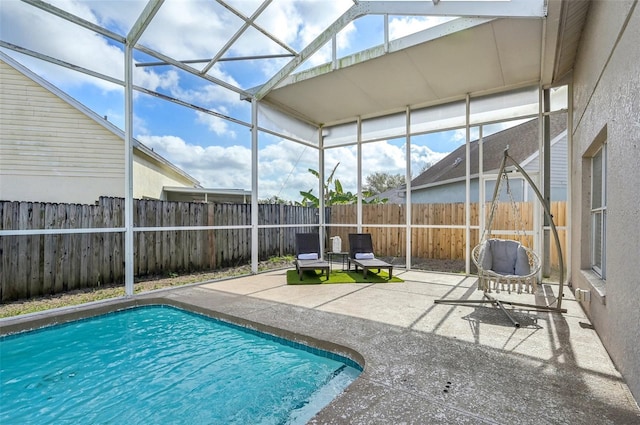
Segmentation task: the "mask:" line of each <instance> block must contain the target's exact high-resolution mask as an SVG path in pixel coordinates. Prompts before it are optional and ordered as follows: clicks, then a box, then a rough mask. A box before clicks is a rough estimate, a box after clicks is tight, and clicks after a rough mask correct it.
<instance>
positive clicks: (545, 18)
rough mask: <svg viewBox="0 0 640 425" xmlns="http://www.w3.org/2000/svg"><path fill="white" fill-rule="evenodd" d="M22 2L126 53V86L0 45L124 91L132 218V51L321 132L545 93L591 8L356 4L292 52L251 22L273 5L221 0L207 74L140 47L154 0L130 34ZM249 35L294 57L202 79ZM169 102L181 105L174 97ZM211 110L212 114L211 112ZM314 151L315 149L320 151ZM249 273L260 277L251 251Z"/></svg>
mask: <svg viewBox="0 0 640 425" xmlns="http://www.w3.org/2000/svg"><path fill="white" fill-rule="evenodd" d="M23 2H25V3H27V4H29V5H31V6H34V7H37V8H39V9H42V10H44V11H46V12H48V13H51V14H53V15H56V16H58V17H60V18H62V19H64V20H66V21H69V22H71V23H73V24H76V25H79V26H82V27H84V28H87V29H90V30H92V31H95V32H96V33H98V34H100V35H102V36H105V37H108V38H110V39H112V40H115V41H116V42H119V43H122V44H123V45H124V53H125V78H124V81H118V80H116V79H113V78H109V77H107V76H105V75H99V74H97V73H95V72H93V73H92V72H91V71H88V70H84V69H81V68H79V67H75V66H73V65H71V64H67V63H65V62H63V61H60V60H57V59H56V58H49V57H46V56H45V55H39V54H37V53H34V52H30V51H28V50H27V49H22V48H20V47H19V46H15V45H12V44H10V43H6V42H4V41H2V43H1V44H0V47H4V48H8V49H12V50H16V51H18V52H19V53H24V54H29V55H33V56H36V57H38V58H39V59H43V60H49V61H51V62H54V63H56V64H58V65H61V66H65V67H68V68H71V69H75V70H77V71H80V72H85V73H89V74H91V75H93V76H95V77H98V78H103V79H106V80H108V81H111V82H113V83H116V84H121V85H123V86H124V87H125V139H126V140H127V145H128V147H127V150H126V156H127V158H126V162H127V164H129V166H128V167H127V168H126V170H125V181H126V183H125V184H126V189H127V191H126V193H127V194H128V195H127V196H126V197H125V201H126V202H125V210H126V211H129V212H130V211H132V210H133V209H132V208H131V206H132V202H133V201H132V192H131V187H132V184H131V182H132V165H131V153H130V152H131V149H130V148H131V146H132V144H133V136H132V134H133V133H132V128H133V104H132V97H133V91H134V90H139V89H141V88H139V87H134V85H133V79H132V69H133V67H134V62H133V51H134V50H137V51H140V52H143V53H145V54H147V55H149V56H152V57H155V58H157V59H159V60H160V61H162V62H163V63H165V64H169V65H173V66H175V67H177V68H179V69H181V70H182V71H186V72H189V73H191V74H194V75H196V76H199V77H201V78H203V79H205V80H207V81H209V82H212V83H214V84H218V85H220V86H221V87H224V88H226V89H228V90H231V91H233V92H236V93H237V94H238V95H239V96H241V97H242V98H245V99H247V100H251V101H252V103H253V104H254V105H256V106H257V105H259V104H264V105H270V106H272V107H275V108H277V109H278V110H280V111H282V112H284V113H285V114H288V115H290V116H291V117H295V118H297V119H298V120H302V121H304V122H305V123H307V124H309V125H311V126H314V127H316V128H322V127H331V126H335V125H340V124H341V123H344V122H352V121H354V120H359V119H361V118H366V117H379V116H384V115H386V114H391V113H394V112H400V111H405V110H406V109H407V108H410V107H411V108H418V107H423V106H436V105H440V104H446V103H449V102H452V101H455V100H463V99H468V98H469V96H481V95H484V94H490V93H496V92H502V91H508V90H515V89H518V88H522V87H527V86H532V85H537V86H539V87H549V86H553V85H555V84H559V83H560V82H562V79H563V78H564V77H565V76H566V75H568V73H569V72H570V71H571V68H572V66H573V62H574V58H575V54H576V49H577V45H578V41H579V37H580V33H581V30H582V25H583V22H584V18H585V15H586V9H587V5H588V1H587V0H573V1H568V0H510V1H498V0H495V1H492V0H488V1H483V0H477V1H473V0H471V1H447V0H442V1H440V0H433V1H357V0H353V5H352V6H351V7H350V8H348V9H347V10H346V12H344V13H343V14H342V15H341V16H340V17H339V18H338V19H337V20H336V21H334V22H333V23H332V24H331V25H329V27H328V28H327V29H326V30H325V31H324V32H322V33H321V34H320V35H319V36H318V37H316V38H315V39H314V40H313V41H312V42H311V43H309V44H307V45H306V47H304V48H303V49H302V50H300V51H299V52H297V51H295V50H293V49H291V48H290V47H289V46H287V45H286V44H285V43H283V42H282V41H280V40H277V39H276V38H275V37H273V36H272V35H271V34H268V32H267V31H264V29H262V28H259V26H257V25H256V19H257V18H258V17H259V15H260V14H261V13H262V12H263V11H264V10H265V9H267V8H268V7H269V5H270V3H271V0H265V1H264V2H262V3H261V4H260V6H259V7H257V9H255V11H254V13H253V14H252V15H251V16H246V15H242V14H241V13H239V12H238V11H237V10H235V9H234V8H233V7H231V6H230V5H229V4H228V3H227V2H225V1H223V0H216V2H217V3H218V4H220V5H222V6H224V7H225V8H227V9H229V10H231V11H233V13H234V14H235V15H237V16H238V17H239V18H241V19H242V20H243V21H244V24H243V25H242V28H240V29H239V30H238V32H236V33H235V34H233V35H232V36H231V37H230V38H229V39H228V40H227V42H226V44H225V45H224V46H223V48H221V49H220V51H219V52H218V53H217V54H216V55H215V56H214V57H213V58H211V59H210V60H208V61H206V63H205V65H204V66H202V67H197V68H196V67H193V66H191V64H190V63H189V61H188V60H184V58H183V59H176V58H173V57H171V56H169V55H167V54H163V53H160V52H159V51H156V50H152V49H150V48H148V47H146V46H145V45H144V44H141V43H139V41H140V39H141V37H142V36H143V35H144V33H145V30H146V29H147V28H148V26H149V25H150V24H151V23H152V22H153V19H154V17H155V16H156V14H157V13H158V11H159V10H160V8H161V7H162V5H163V3H164V0H151V1H149V2H148V3H146V6H145V7H144V10H142V11H141V12H140V14H139V15H138V16H137V19H136V21H135V23H134V24H133V25H132V26H131V27H130V29H129V30H128V33H127V35H126V36H122V35H119V34H116V33H113V32H112V31H110V30H108V29H105V28H102V27H100V26H98V25H96V24H94V23H92V22H89V21H86V20H84V19H82V18H80V17H78V16H76V15H73V14H71V13H69V12H67V11H65V10H62V9H59V8H57V7H55V6H53V5H51V4H49V3H45V2H42V1H39V0H23ZM369 14H379V15H384V17H385V28H384V32H385V34H384V43H383V44H382V45H381V46H377V47H374V48H370V49H368V50H365V51H363V52H359V53H357V54H354V55H351V56H347V57H342V58H338V57H337V56H336V54H335V51H336V49H335V37H336V34H337V33H338V32H339V31H340V30H341V29H342V28H344V27H345V26H346V25H347V24H348V23H349V22H351V21H353V20H354V19H357V18H358V17H360V16H365V15H369ZM389 15H407V16H449V17H456V19H454V20H452V21H449V22H446V23H444V24H441V25H439V26H436V27H432V28H429V29H427V30H423V31H420V32H418V33H414V34H412V35H409V36H406V37H403V38H399V39H395V40H390V39H389V33H388V27H387V26H388V16H389ZM250 27H253V28H255V29H257V30H258V31H261V32H263V33H264V34H266V35H268V36H269V37H270V38H272V39H273V40H274V41H275V42H277V43H278V44H280V45H282V47H283V48H284V49H285V50H287V51H288V52H289V54H290V56H291V57H292V59H291V60H290V61H289V62H288V63H287V64H286V65H285V66H284V67H282V68H281V69H280V70H279V71H277V72H276V73H275V74H274V75H273V76H272V77H271V78H270V79H269V80H268V81H266V82H265V83H264V84H262V85H260V86H258V87H256V88H255V89H253V90H251V89H247V88H243V87H239V86H235V85H233V84H231V83H229V82H227V81H222V80H219V79H217V78H216V77H214V76H212V75H210V74H209V73H208V71H209V70H210V69H211V68H212V67H213V66H214V65H215V64H216V63H217V62H218V61H222V60H224V59H225V58H224V54H225V52H226V51H227V50H228V49H229V47H230V46H231V45H233V43H234V42H236V41H237V40H238V39H239V38H240V37H241V35H242V33H243V31H244V30H246V29H247V28H250ZM185 36H188V34H186V35H185ZM332 40H333V44H334V48H333V49H332V50H333V52H334V53H333V57H332V61H331V62H330V63H328V64H326V65H323V66H321V67H317V68H310V69H306V70H303V71H301V72H298V73H296V70H298V68H299V67H300V65H301V64H302V63H304V61H305V60H306V59H308V58H309V57H310V56H311V55H313V54H314V53H315V52H316V51H317V50H318V49H320V48H321V47H322V46H323V45H324V44H325V43H327V42H331V41H332ZM167 100H171V101H177V102H179V100H178V99H167ZM185 106H190V105H186V104H185ZM257 109H258V108H257V107H254V112H253V113H252V123H251V127H252V129H253V133H252V134H253V135H252V138H253V142H252V147H253V148H254V149H253V156H252V163H253V166H252V169H253V172H252V174H253V182H254V184H253V189H252V192H253V200H252V203H253V204H254V206H256V205H257V190H255V188H257V172H258V171H257V167H256V164H257V131H258V118H257V117H258V114H257ZM208 112H209V113H212V114H214V115H215V114H216V113H215V112H213V111H208ZM222 118H230V117H222ZM231 119H232V118H231ZM319 134H320V132H319ZM318 147H321V144H320V143H318ZM320 150H322V149H320ZM321 156H322V155H320V157H321ZM320 170H322V167H321V168H320ZM320 181H322V179H320ZM252 210H253V211H254V214H256V217H254V219H253V220H252V223H253V225H252V229H253V232H254V236H257V229H258V227H257V222H258V220H257V208H252ZM321 211H322V209H321ZM126 215H127V216H126V217H125V252H126V255H125V264H126V266H125V282H126V290H127V293H128V294H132V293H133V219H132V216H131V215H130V214H126ZM252 239H253V241H254V242H253V243H254V244H257V242H256V241H257V237H255V238H253V237H252ZM252 270H253V271H254V272H257V247H255V246H254V249H253V255H252Z"/></svg>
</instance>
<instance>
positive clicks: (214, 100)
mask: <svg viewBox="0 0 640 425" xmlns="http://www.w3.org/2000/svg"><path fill="white" fill-rule="evenodd" d="M51 3H52V4H53V5H55V6H57V7H59V8H61V9H63V10H65V11H68V12H70V13H73V14H76V15H78V16H81V17H82V18H83V19H86V20H88V21H91V22H94V23H96V24H99V25H101V26H103V27H106V28H108V29H110V30H112V31H114V32H116V33H119V34H122V35H124V34H126V33H127V32H128V30H129V28H130V27H131V25H132V23H133V22H134V21H135V19H136V17H137V15H138V14H139V13H140V12H141V11H142V9H143V8H144V5H145V4H146V2H144V1H139V0H126V1H101V0H92V1H77V0H52V1H51ZM229 3H230V4H231V5H232V6H233V7H235V8H236V9H237V10H239V11H241V12H242V13H244V14H246V15H250V14H252V13H253V11H254V10H255V8H256V7H257V6H258V5H259V4H260V3H261V1H254V0H236V1H229ZM352 4H353V2H352V1H351V0H332V1H326V0H317V1H314V0H303V1H300V0H275V1H274V2H273V3H272V4H271V5H270V6H269V7H268V9H267V11H266V12H264V13H263V14H262V15H261V16H260V17H259V18H258V19H257V20H256V22H257V23H258V24H259V25H260V27H261V28H263V29H264V30H265V31H266V32H268V33H269V34H271V35H273V36H275V37H277V38H278V40H280V41H281V42H283V43H284V44H285V45H287V46H290V47H291V48H293V49H295V50H297V51H299V50H300V49H301V48H302V47H304V45H306V44H307V43H308V42H309V41H311V40H312V39H314V38H315V37H316V36H317V35H318V34H319V33H320V32H321V31H323V30H324V29H325V28H326V26H327V25H328V24H329V23H331V22H332V21H333V20H334V19H335V18H336V17H338V16H339V15H340V14H342V13H343V12H344V11H345V10H346V9H347V8H348V7H349V6H351V5H352ZM240 23H241V21H240V20H239V19H238V18H237V17H236V16H235V15H233V14H231V13H229V12H228V11H227V10H225V9H224V8H222V7H221V6H220V5H218V4H217V3H215V2H213V1H210V0H207V1H200V0H188V1H184V0H183V1H178V0H167V1H166V2H165V3H164V4H163V6H162V8H161V9H160V11H159V13H158V14H157V15H156V18H155V19H154V21H153V23H152V25H151V26H150V27H149V28H148V29H147V30H146V31H145V33H144V34H143V36H142V38H141V39H140V43H141V44H143V45H145V46H148V47H150V48H152V49H154V50H157V51H159V52H161V53H163V54H167V55H170V56H172V57H174V58H176V59H179V60H180V59H194V58H197V59H200V58H211V57H213V56H214V55H215V54H216V53H217V52H218V50H219V49H220V47H222V46H223V45H224V43H225V42H226V40H227V39H228V37H229V36H230V35H231V34H233V33H234V32H235V31H236V30H237V28H238V26H239V24H240ZM435 23H437V21H435V20H434V18H424V17H395V16H392V17H390V22H389V31H390V38H391V39H394V38H399V37H402V36H404V35H408V34H410V33H412V32H415V31H417V30H420V29H424V28H426V27H428V26H431V25H433V24H435ZM383 25H384V20H383V18H382V16H367V17H364V18H361V19H358V20H357V21H355V22H352V23H351V24H349V25H348V26H347V27H346V28H345V29H343V30H342V31H341V32H340V34H339V35H338V37H337V43H338V55H339V56H344V55H346V54H351V53H354V52H357V51H361V50H363V49H366V48H369V47H373V46H375V45H379V44H381V43H382V41H383V36H382V32H381V31H382V28H383ZM0 28H2V29H1V39H2V40H3V41H6V42H9V43H13V44H16V45H18V46H21V47H24V48H27V49H31V50H34V51H37V52H39V53H42V54H45V55H49V56H52V57H55V58H58V59H60V60H64V61H66V62H69V63H72V64H75V65H78V66H81V67H85V68H88V69H91V70H94V71H96V72H99V73H102V74H105V75H109V76H112V77H114V78H117V79H123V69H124V65H123V64H124V57H123V53H122V46H120V45H119V44H118V43H117V42H114V41H112V40H109V39H107V38H105V37H103V36H100V35H97V34H95V33H92V32H91V31H88V30H85V29H82V28H79V27H77V26H75V25H72V24H70V23H69V22H67V21H64V20H61V19H59V18H56V17H54V16H51V15H49V14H47V13H45V12H43V11H40V10H39V9H37V8H34V7H31V6H29V5H26V4H24V3H22V2H19V1H17V0H2V2H1V3H0ZM3 51H4V52H5V53H7V54H9V55H10V56H12V57H13V58H15V59H16V60H18V61H19V62H21V63H22V64H24V65H25V66H27V67H28V68H30V69H31V70H33V71H34V72H36V73H37V74H39V75H41V76H42V77H43V78H45V79H46V80H48V81H49V82H51V83H52V84H54V85H55V86H57V87H59V88H60V89H62V90H63V91H65V92H67V93H68V94H69V95H71V96H72V97H74V98H75V99H77V100H78V101H80V102H81V103H83V104H85V105H86V106H88V107H89V108H90V109H92V110H93V111H95V112H96V113H97V114H99V115H100V116H106V117H107V118H108V120H109V121H111V122H112V123H114V124H116V125H117V126H119V127H121V128H123V127H124V106H123V104H124V97H123V89H122V87H120V86H118V85H115V84H112V83H109V82H107V81H104V80H100V79H97V78H94V77H91V76H88V75H85V74H81V73H77V72H74V71H70V70H68V69H66V68H63V67H59V66H57V65H53V64H50V63H46V62H43V61H40V60H37V59H34V58H32V57H28V56H24V55H21V54H18V53H15V52H13V51H11V50H7V49H3ZM283 52H286V49H285V48H284V47H282V46H280V45H278V44H277V43H275V42H274V41H273V40H270V39H269V38H268V37H266V36H265V35H264V34H262V33H260V32H259V31H257V30H252V31H249V32H247V33H245V34H244V36H243V37H241V38H240V40H239V41H238V43H236V44H234V46H233V48H232V49H230V50H229V51H228V52H226V54H225V55H224V57H238V56H248V55H258V54H279V53H283ZM330 54H331V52H330V50H329V49H328V48H327V47H325V48H322V49H321V50H320V51H319V52H318V53H316V54H315V55H314V56H313V57H311V58H310V59H309V61H308V62H307V63H305V64H304V66H303V68H305V67H311V66H316V65H319V64H322V63H326V62H327V61H328V60H329V58H330ZM134 60H135V61H136V62H147V61H157V59H155V58H150V57H148V56H146V55H144V54H141V53H139V52H138V53H136V55H135V57H134ZM288 60H289V59H277V60H254V61H249V62H247V61H242V62H238V61H233V62H220V63H218V64H217V65H215V66H214V67H213V68H212V69H211V70H210V71H209V75H211V76H214V77H215V78H218V79H220V80H223V81H226V82H228V83H230V84H233V85H235V86H239V87H242V88H244V89H247V88H251V87H254V86H256V85H259V84H262V83H264V82H266V81H267V80H268V79H269V78H270V76H271V75H273V73H274V72H275V71H277V70H278V69H279V68H280V67H282V66H283V65H284V64H286V63H287V62H288ZM193 66H194V67H196V66H202V65H193ZM134 81H135V84H137V85H140V86H142V87H145V88H148V89H149V90H153V91H156V92H159V93H163V94H166V95H168V96H171V97H174V98H179V99H181V100H183V101H185V102H189V103H192V104H195V105H198V106H200V107H203V108H207V109H210V110H212V111H216V112H218V113H221V114H224V115H226V116H231V117H233V118H235V119H238V120H241V121H245V122H250V104H249V103H248V102H246V101H243V100H241V99H240V96H239V95H238V93H235V92H233V91H231V90H228V89H226V88H223V87H221V86H218V85H216V84H213V83H210V82H208V81H205V80H202V79H199V78H196V77H194V76H192V75H190V74H189V73H187V72H184V71H181V70H177V69H176V68H174V67H170V66H145V67H136V68H135V70H134ZM134 136H135V137H136V138H137V139H138V140H140V141H141V142H143V143H144V144H146V145H147V146H149V147H151V148H153V149H154V150H155V151H156V152H158V153H159V154H161V155H162V156H164V157H165V158H166V159H168V160H169V161H171V162H173V163H174V164H175V165H177V166H178V167H180V168H182V169H184V170H185V171H186V172H187V173H189V174H190V175H192V176H194V177H195V178H197V179H198V180H199V181H200V182H201V184H202V185H203V186H205V187H210V188H236V189H250V188H251V181H250V175H251V173H250V153H251V138H250V132H249V130H248V128H246V127H244V126H242V125H238V124H235V123H233V122H231V121H227V120H223V119H220V118H217V117H214V116H211V115H207V114H203V113H201V112H198V111H195V110H192V109H189V108H185V107H182V106H178V105H175V104H173V103H170V102H167V101H164V100H160V99H157V98H155V97H153V96H149V95H146V94H142V93H136V95H135V100H134ZM463 136H464V133H463V132H460V131H453V132H447V133H439V134H434V135H429V136H422V137H416V138H414V139H412V145H413V152H414V154H413V155H412V160H413V161H412V169H413V174H414V177H415V175H417V173H418V172H419V171H420V170H422V169H423V168H424V167H425V166H426V165H428V164H430V163H433V162H435V161H437V160H439V159H441V158H442V157H443V156H444V155H445V154H446V153H448V152H451V151H452V150H454V149H455V148H456V147H458V146H459V145H460V144H461V143H463V142H464V138H463ZM403 145H404V140H400V141H397V140H395V141H380V142H375V143H374V144H372V145H370V146H368V147H367V148H366V149H365V150H364V151H365V155H364V156H363V170H365V173H373V172H388V173H391V174H403V175H404V174H405V169H404V163H405V159H404V157H405V150H404V146H403ZM258 155H259V166H260V181H259V188H258V190H259V195H258V196H259V198H261V199H264V198H268V197H272V196H279V197H281V198H285V199H290V200H299V199H300V195H299V191H300V190H308V189H309V188H311V187H317V180H316V179H315V177H313V176H312V175H311V174H310V173H309V172H308V171H307V170H308V168H314V169H315V168H317V159H316V158H317V156H316V153H315V152H314V150H313V149H311V148H308V147H305V146H304V145H300V144H296V143H293V142H291V141H287V140H282V139H280V138H276V137H273V136H270V135H265V134H261V136H260V151H259V154H258ZM350 161H355V147H348V148H340V149H331V150H328V151H327V154H326V160H325V163H326V167H327V172H328V171H330V170H331V169H332V168H333V167H334V166H335V164H337V163H338V162H340V163H341V164H342V165H341V166H340V167H339V168H338V172H337V177H338V178H340V180H341V182H342V183H343V185H344V186H345V189H346V190H351V191H355V190H356V176H355V175H354V173H353V172H352V170H353V168H354V166H353V164H355V162H353V163H352V164H351V165H350Z"/></svg>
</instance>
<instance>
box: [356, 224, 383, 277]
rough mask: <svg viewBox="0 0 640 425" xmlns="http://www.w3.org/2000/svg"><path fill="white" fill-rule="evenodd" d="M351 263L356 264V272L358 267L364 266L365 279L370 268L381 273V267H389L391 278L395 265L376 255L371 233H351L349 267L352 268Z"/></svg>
mask: <svg viewBox="0 0 640 425" xmlns="http://www.w3.org/2000/svg"><path fill="white" fill-rule="evenodd" d="M351 263H353V265H354V266H355V268H356V272H357V271H358V267H361V268H362V274H363V275H364V278H365V279H366V278H367V271H368V270H369V269H378V273H380V269H388V270H389V280H391V277H392V276H393V266H392V265H391V264H389V263H387V262H385V261H382V260H380V259H378V258H376V257H375V255H374V253H373V242H372V241H371V234H370V233H350V234H349V264H348V267H349V269H351Z"/></svg>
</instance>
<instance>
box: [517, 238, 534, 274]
mask: <svg viewBox="0 0 640 425" xmlns="http://www.w3.org/2000/svg"><path fill="white" fill-rule="evenodd" d="M529 273H531V266H530V265H529V256H528V255H527V249H526V248H525V247H523V246H522V245H520V246H518V254H517V256H516V269H515V274H516V275H518V276H526V275H528V274H529Z"/></svg>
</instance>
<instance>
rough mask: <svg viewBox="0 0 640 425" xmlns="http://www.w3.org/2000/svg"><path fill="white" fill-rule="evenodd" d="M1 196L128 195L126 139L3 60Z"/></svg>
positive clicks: (85, 198)
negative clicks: (123, 141) (125, 167)
mask: <svg viewBox="0 0 640 425" xmlns="http://www.w3.org/2000/svg"><path fill="white" fill-rule="evenodd" d="M0 141H1V143H0V198H1V199H3V200H11V201H17V200H20V201H40V202H76V203H93V202H95V201H96V200H97V199H98V197H99V196H123V194H124V148H123V143H122V140H121V139H119V138H118V137H117V136H116V135H115V134H113V133H112V132H110V131H108V130H107V129H106V128H104V127H102V126H101V125H99V124H98V123H96V122H95V121H93V120H92V119H90V118H88V117H87V116H86V115H85V114H83V113H82V112H80V111H79V110H77V109H76V108H74V107H73V106H71V105H70V104H68V103H67V102H65V101H63V100H62V99H60V98H59V97H57V96H56V95H54V94H53V93H51V92H50V91H48V90H46V89H45V88H44V87H42V86H40V85H39V84H37V83H35V82H34V81H32V80H30V79H28V78H26V77H25V76H24V75H22V74H21V73H19V72H18V71H16V70H15V69H13V68H12V67H10V66H9V65H7V64H6V63H4V62H0Z"/></svg>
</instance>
